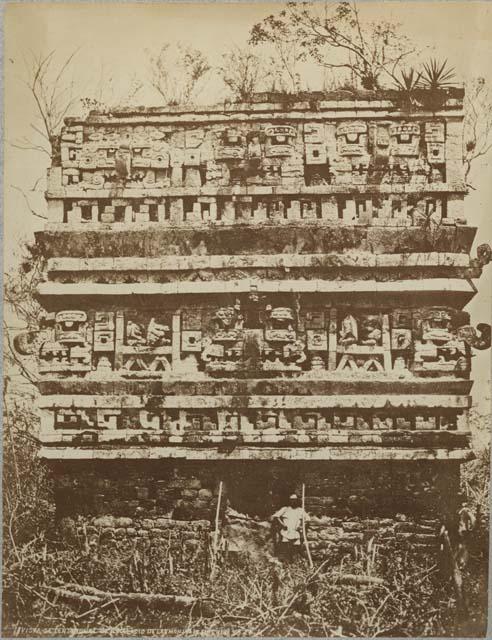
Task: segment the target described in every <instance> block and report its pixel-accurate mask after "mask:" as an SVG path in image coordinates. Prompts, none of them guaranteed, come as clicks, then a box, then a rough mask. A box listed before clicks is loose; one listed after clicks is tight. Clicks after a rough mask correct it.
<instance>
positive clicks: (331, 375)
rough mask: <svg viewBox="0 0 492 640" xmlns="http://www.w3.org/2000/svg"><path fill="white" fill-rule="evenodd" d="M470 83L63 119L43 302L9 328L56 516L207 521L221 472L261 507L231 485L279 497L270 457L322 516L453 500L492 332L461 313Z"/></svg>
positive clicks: (477, 266)
mask: <svg viewBox="0 0 492 640" xmlns="http://www.w3.org/2000/svg"><path fill="white" fill-rule="evenodd" d="M462 102H463V93H462V91H461V90H458V89H456V90H449V91H448V92H447V94H446V96H445V99H443V100H442V102H441V104H440V105H439V108H438V109H437V110H432V111H431V110H426V108H425V107H421V108H417V109H414V110H412V111H404V110H402V109H401V106H398V105H395V103H394V101H392V100H391V96H389V95H388V96H384V95H383V96H379V97H378V98H377V99H376V98H375V97H371V96H367V95H365V94H364V95H362V94H361V96H359V97H358V98H357V99H356V100H345V101H340V100H338V99H336V98H335V97H330V95H325V96H323V97H322V98H320V97H319V96H318V97H317V98H316V100H312V101H310V102H291V103H289V105H288V108H287V107H286V104H282V103H275V102H263V103H262V102H255V103H252V104H249V105H241V104H234V105H229V106H227V107H210V108H208V109H200V110H196V109H195V110H191V109H190V110H188V109H181V108H169V109H140V110H133V111H132V110H122V111H117V110H115V111H112V112H111V113H91V114H90V115H89V116H88V117H87V118H86V119H85V120H76V119H70V118H69V119H67V120H66V123H65V127H64V129H63V132H62V135H61V139H60V153H59V156H57V157H55V158H54V159H53V166H52V168H51V169H50V172H49V180H48V185H49V186H48V191H47V194H46V197H47V201H48V212H49V220H48V224H47V225H46V229H45V230H44V231H42V232H40V233H38V234H37V239H36V240H37V245H38V248H39V251H40V253H41V254H42V255H43V257H44V259H45V271H44V274H45V277H44V281H43V282H42V283H41V284H40V286H39V291H38V296H39V300H40V301H41V303H42V305H43V307H44V309H45V310H46V312H45V313H44V315H43V317H41V318H40V327H39V331H37V332H33V333H29V334H25V335H22V336H19V337H18V338H17V340H16V346H17V348H18V350H19V351H20V352H22V353H24V354H36V356H37V358H38V362H39V373H40V381H39V388H40V392H41V398H40V412H41V429H40V440H41V442H42V455H43V456H44V457H45V458H46V459H47V460H49V461H50V463H51V464H52V465H53V469H54V471H55V475H56V477H57V478H58V481H57V491H58V507H59V513H60V514H62V513H63V514H65V515H66V511H67V509H68V511H70V515H71V516H76V515H77V513H78V514H79V515H80V516H82V515H83V516H84V517H96V516H108V517H109V516H118V517H131V518H135V517H140V516H141V515H142V516H145V517H148V518H154V517H167V518H170V519H174V520H176V519H177V520H194V519H198V520H202V519H205V520H208V521H213V519H214V516H215V508H216V492H217V486H218V482H219V481H220V480H222V481H223V483H224V485H225V487H226V495H227V500H226V502H225V503H224V504H229V506H230V507H231V508H232V509H235V510H237V511H240V512H241V511H244V512H246V513H248V510H249V511H250V512H252V514H253V515H256V516H257V517H260V516H261V517H264V516H265V515H266V513H263V514H260V513H256V514H255V508H254V507H252V506H251V505H249V506H248V504H246V503H247V498H245V497H244V496H243V498H241V497H240V495H241V491H239V490H237V489H235V488H234V487H235V485H237V484H238V483H239V485H241V482H242V481H244V487H243V489H244V491H243V492H244V494H245V495H246V494H249V493H251V491H253V493H254V494H255V496H256V499H257V501H258V504H259V505H263V508H264V509H266V510H270V509H275V508H278V506H279V504H280V503H281V502H282V500H284V499H285V495H284V494H285V491H280V492H277V493H275V490H274V488H272V487H274V486H275V483H276V482H277V485H278V484H279V481H276V480H275V474H276V471H275V473H274V472H273V471H272V469H277V466H276V465H280V467H279V468H281V470H282V473H281V474H280V476H282V475H283V476H284V481H283V486H284V487H285V486H291V485H292V484H293V483H294V484H295V482H297V483H299V482H301V478H302V482H304V484H305V486H306V495H307V501H306V505H307V508H308V510H309V511H310V512H311V513H313V514H315V515H316V516H317V517H319V518H320V522H321V524H320V525H319V526H320V527H321V529H322V528H323V526H322V525H323V522H325V520H323V518H328V519H330V518H332V519H333V518H335V520H334V521H333V522H331V521H330V522H331V524H330V523H329V522H328V520H326V523H327V524H326V526H327V527H328V528H329V527H332V526H334V527H335V528H336V527H339V528H340V527H342V529H343V527H344V524H343V523H344V521H345V520H344V518H350V517H352V516H353V517H357V518H362V519H363V518H365V519H366V520H367V519H369V520H370V519H371V514H372V515H373V516H374V517H381V518H386V519H389V520H391V522H393V520H394V518H395V516H396V515H397V514H399V513H402V512H406V513H407V514H408V515H407V516H405V517H413V516H411V514H412V513H413V512H414V511H415V512H418V513H420V514H421V516H422V517H423V518H424V520H425V519H426V518H427V520H428V519H429V518H431V519H434V518H437V519H439V518H440V517H442V518H443V519H449V518H452V515H453V510H454V507H455V506H456V499H457V493H458V477H459V463H460V462H463V461H465V460H467V459H469V458H470V456H471V451H470V449H469V441H468V431H467V409H468V407H469V406H470V395H469V393H470V389H471V384H472V382H471V381H470V370H471V366H470V363H471V354H472V350H473V349H475V348H478V349H482V348H487V347H488V346H490V327H487V326H484V325H479V327H478V328H477V329H474V328H473V327H472V326H471V325H470V318H469V316H468V314H467V313H466V312H465V311H463V307H464V306H465V305H466V304H467V302H469V301H470V300H471V298H472V297H473V295H474V294H475V291H476V289H475V287H474V286H473V284H472V279H473V278H477V277H479V275H480V273H481V270H482V267H483V266H484V265H485V264H487V262H489V261H490V257H491V251H490V248H489V247H488V246H484V245H482V246H481V247H479V250H478V253H477V256H476V257H471V256H470V251H471V246H472V243H473V240H474V236H475V232H476V229H475V228H473V227H470V226H468V225H467V223H466V220H465V219H464V210H463V201H464V196H465V194H466V187H465V185H464V182H463V176H462V162H461V152H462V151H461V123H462V117H463V114H462ZM190 461H193V463H191V462H190ZM274 461H275V462H274ZM189 464H196V465H198V467H197V469H198V471H196V474H195V476H193V477H191V479H190V478H188V485H187V482H186V481H185V480H183V478H182V477H181V476H183V477H184V478H185V479H186V477H187V474H188V471H187V469H188V467H187V465H189ZM113 465H116V466H114V467H113ZM258 465H259V466H258ZM108 469H117V472H116V473H115V475H114V476H111V475H110V476H107V473H109V471H108ZM359 469H360V470H362V469H364V475H362V474H361V471H359ZM286 470H287V474H286V475H285V471H286ZM309 470H311V471H309ZM272 473H273V475H272ZM183 474H184V475H183ZM238 474H239V475H238ZM289 477H291V481H289V480H288V479H289ZM294 477H295V478H297V480H295V481H294V480H293V478H294ZM180 478H181V479H180ZM237 478H241V479H242V480H241V482H240V481H239V480H238V479H237ZM259 479H262V480H261V481H259ZM190 482H191V484H189V483H190ZM255 483H256V484H255ZM281 484H282V483H281ZM195 485H196V486H195ZM239 485H238V486H239ZM417 496H418V498H417ZM388 497H389V498H390V499H388ZM397 497H398V499H397ZM245 500H246V503H245ZM399 501H400V502H399ZM402 505H403V506H402ZM436 509H437V511H436ZM139 510H140V511H139ZM429 514H430V515H429ZM337 518H338V520H336V519H337ZM392 519H393V520H392ZM389 520H388V522H389ZM334 523H335V524H334ZM337 523H338V524H337ZM395 523H396V521H394V522H393V524H388V523H387V525H385V526H386V529H385V531H386V530H387V533H388V532H391V531H392V532H393V533H395V535H396V531H399V532H400V533H412V531H413V533H412V535H413V534H415V535H426V533H427V532H426V530H424V529H425V527H427V526H429V525H428V524H426V522H424V523H423V524H421V525H418V524H415V527H417V529H415V530H412V531H406V532H405V531H403V530H402V528H401V526H400V527H396V524H395ZM318 524H319V523H318ZM412 526H413V525H412ZM418 526H423V527H424V529H421V530H418ZM395 527H396V528H395ZM129 528H130V529H133V528H134V527H133V526H130V527H129ZM370 528H371V527H370V526H369V530H370ZM376 528H377V527H376ZM383 528H384V527H383ZM403 528H404V527H403ZM117 529H118V527H117ZM127 529H128V527H127ZM354 530H355V529H354ZM419 531H420V533H419ZM323 535H324V534H323V533H322V531H320V532H319V534H318V533H316V536H317V542H318V543H319V542H320V540H322V539H323ZM357 539H358V538H357ZM354 540H355V538H354ZM347 541H348V539H347ZM416 541H417V542H418V540H417V539H416Z"/></svg>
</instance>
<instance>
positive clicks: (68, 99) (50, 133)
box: [12, 50, 80, 158]
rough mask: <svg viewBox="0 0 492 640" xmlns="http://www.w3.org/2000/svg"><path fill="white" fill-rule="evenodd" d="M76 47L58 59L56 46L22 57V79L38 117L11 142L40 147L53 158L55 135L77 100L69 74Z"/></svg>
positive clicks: (22, 145) (55, 150)
mask: <svg viewBox="0 0 492 640" xmlns="http://www.w3.org/2000/svg"><path fill="white" fill-rule="evenodd" d="M77 51H78V50H75V51H73V52H72V53H71V54H70V55H69V56H68V57H66V58H65V59H64V60H62V61H61V62H58V61H57V56H56V52H55V50H53V51H50V52H49V53H48V54H42V53H34V52H31V53H30V54H29V56H27V57H26V59H25V64H26V73H25V77H24V79H23V82H24V84H25V85H26V86H27V88H28V89H29V92H30V93H31V95H32V97H33V98H34V102H35V104H36V109H37V121H36V122H32V123H30V129H31V134H32V135H29V136H25V137H24V138H23V139H22V140H20V141H18V142H14V143H12V144H13V146H15V147H17V148H19V149H25V150H34V151H40V152H41V153H44V154H46V155H47V156H48V157H50V158H53V157H55V156H56V154H57V152H58V136H59V132H60V129H61V126H62V124H63V120H64V118H65V116H67V115H68V113H69V112H70V110H71V109H72V108H74V107H75V105H76V104H77V103H78V101H79V98H80V96H79V95H78V93H77V91H76V89H75V83H74V80H73V78H71V77H70V72H71V70H72V61H73V59H74V57H75V55H76V54H77Z"/></svg>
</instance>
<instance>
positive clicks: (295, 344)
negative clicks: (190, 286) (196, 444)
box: [16, 290, 490, 380]
mask: <svg viewBox="0 0 492 640" xmlns="http://www.w3.org/2000/svg"><path fill="white" fill-rule="evenodd" d="M468 322H469V316H468V314H466V313H465V312H457V311H455V310H454V309H451V308H445V307H433V308H421V309H415V308H402V309H393V310H390V311H387V310H377V309H369V310H365V309H363V308H357V307H348V306H344V305H337V306H309V305H305V304H303V305H301V304H300V303H299V301H298V298H296V297H295V296H292V295H291V296H289V297H287V296H284V297H283V298H282V297H281V298H279V297H278V296H275V297H274V296H268V295H265V294H262V293H259V292H257V291H255V290H251V291H250V293H249V294H247V295H241V296H240V297H237V298H235V300H234V301H233V304H230V305H226V306H222V307H214V306H212V305H211V306H190V307H187V308H184V309H183V308H181V309H175V310H173V309H171V308H167V309H166V308H165V307H160V308H159V307H156V308H154V309H150V310H139V311H136V310H133V309H125V310H117V311H84V310H67V311H59V312H56V313H52V314H45V315H44V316H43V317H42V318H41V321H40V329H39V332H38V333H37V335H36V336H35V337H33V335H32V334H29V335H26V336H24V337H23V336H19V337H18V339H17V341H16V346H17V349H18V350H19V352H21V353H24V354H30V353H31V354H36V355H37V356H38V358H39V372H40V374H42V375H46V376H54V377H70V376H77V377H87V378H89V379H93V380H104V379H115V377H116V378H128V379H131V378H149V379H151V378H169V377H178V378H179V377H180V376H183V375H184V376H194V375H195V376H196V375H198V376H202V377H203V376H213V377H231V376H232V377H234V376H236V375H239V376H240V377H251V378H254V377H274V376H301V377H302V376H308V377H313V376H314V377H319V378H323V377H330V378H335V379H336V378H340V379H343V378H344V377H347V376H349V377H356V378H369V379H370V378H371V377H374V378H381V377H383V378H384V377H387V376H389V377H394V378H395V379H402V378H403V379H405V378H409V377H413V376H445V377H448V378H449V377H451V378H453V377H455V378H463V377H465V378H466V377H467V376H468V374H469V371H470V357H471V348H472V347H474V348H486V347H487V343H488V344H490V330H489V329H487V327H486V326H485V325H480V327H479V331H478V332H477V331H476V330H475V329H473V327H471V326H470V325H469V324H468Z"/></svg>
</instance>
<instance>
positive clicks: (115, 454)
mask: <svg viewBox="0 0 492 640" xmlns="http://www.w3.org/2000/svg"><path fill="white" fill-rule="evenodd" d="M40 455H41V457H43V458H45V459H46V460H67V461H68V460H94V461H96V460H119V459H121V460H161V459H170V460H183V461H184V460H194V461H199V460H208V461H212V460H237V461H239V460H258V461H260V460H313V461H315V460H320V461H321V460H333V461H335V460H340V461H343V460H348V461H356V460H360V461H364V460H374V461H376V460H380V461H391V460H395V461H414V462H416V461H424V460H432V461H448V462H466V461H467V460H473V458H474V454H473V452H472V451H471V450H470V449H468V448H465V449H436V448H432V449H429V448H424V449H421V448H420V449H419V448H415V449H414V448H408V449H404V448H382V447H360V448H358V447H354V446H350V447H345V448H341V447H296V448H279V447H278V446H277V447H254V446H253V447H251V446H250V447H245V446H242V447H234V448H231V449H230V450H228V451H227V452H225V451H221V450H219V449H217V448H216V447H211V448H197V447H179V446H176V447H143V448H142V447H138V446H133V447H131V446H130V447H128V446H127V447H125V446H117V447H111V446H106V447H105V446H101V445H99V446H97V447H91V446H84V447H73V448H70V447H66V446H61V447H56V446H53V447H50V446H43V447H41V453H40Z"/></svg>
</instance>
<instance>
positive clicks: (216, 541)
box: [211, 480, 222, 578]
mask: <svg viewBox="0 0 492 640" xmlns="http://www.w3.org/2000/svg"><path fill="white" fill-rule="evenodd" d="M221 501H222V480H221V481H220V482H219V495H218V496H217V509H216V511H215V530H214V545H213V550H212V571H211V577H212V578H213V577H214V575H215V567H216V562H217V547H218V546H219V521H220V503H221Z"/></svg>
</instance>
